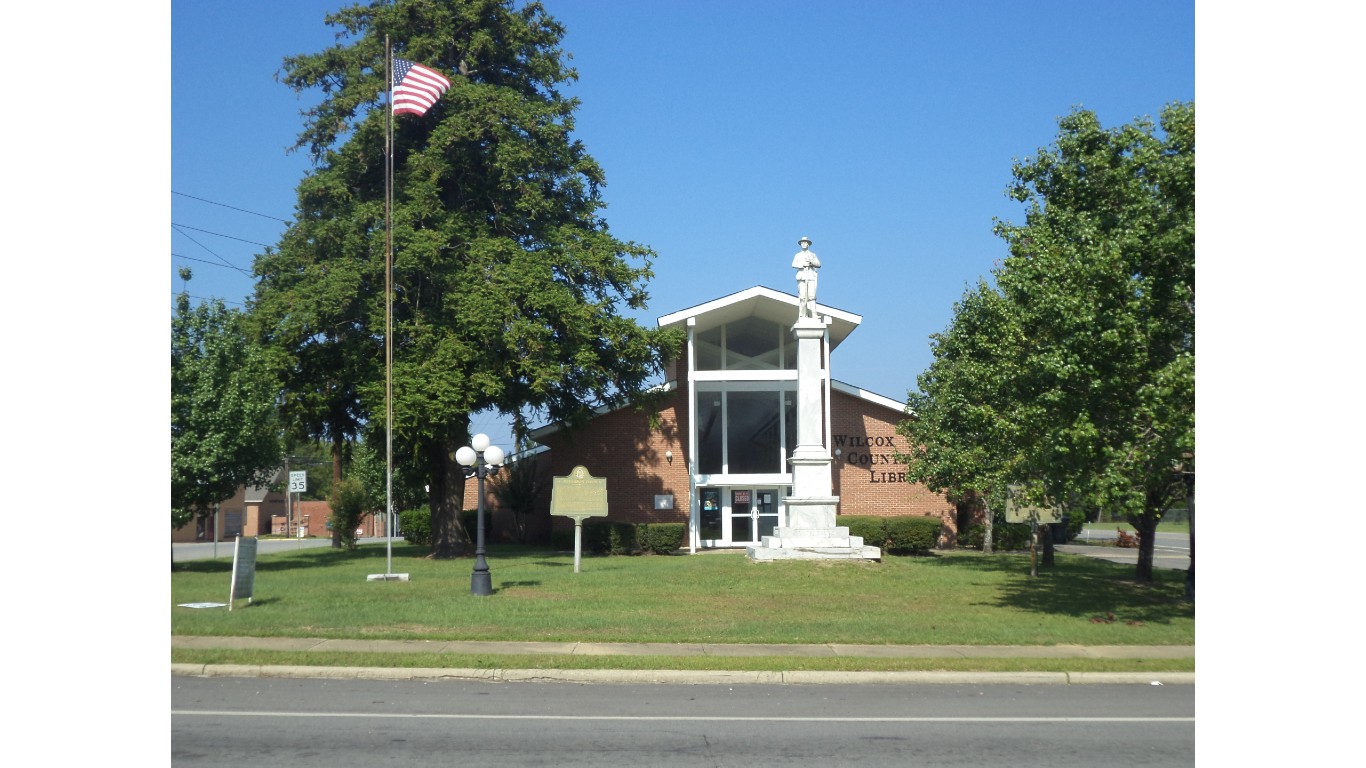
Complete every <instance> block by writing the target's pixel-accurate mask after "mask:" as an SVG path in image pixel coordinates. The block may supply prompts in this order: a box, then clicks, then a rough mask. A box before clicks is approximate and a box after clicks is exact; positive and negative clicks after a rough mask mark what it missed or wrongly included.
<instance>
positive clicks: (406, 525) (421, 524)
mask: <svg viewBox="0 0 1366 768" xmlns="http://www.w3.org/2000/svg"><path fill="white" fill-rule="evenodd" d="M460 524H461V525H463V526H465V530H466V531H468V532H469V534H470V541H474V537H475V532H476V531H477V530H478V526H479V510H477V509H462V510H460ZM488 525H489V519H488V518H487V517H485V518H484V538H485V539H487V538H488V535H489V531H488ZM398 530H399V532H400V533H402V534H403V540H404V541H406V542H408V543H409V544H416V545H417V546H419V547H430V546H431V545H432V513H431V511H430V510H426V509H405V510H403V511H402V512H399V513H398Z"/></svg>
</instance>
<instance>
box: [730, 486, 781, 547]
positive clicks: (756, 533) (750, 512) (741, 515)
mask: <svg viewBox="0 0 1366 768" xmlns="http://www.w3.org/2000/svg"><path fill="white" fill-rule="evenodd" d="M729 518H730V541H731V543H732V544H757V543H759V542H760V541H762V540H763V537H765V536H771V535H773V529H774V528H777V527H778V493H777V491H775V490H774V489H772V488H732V489H731V491H730V515H729Z"/></svg>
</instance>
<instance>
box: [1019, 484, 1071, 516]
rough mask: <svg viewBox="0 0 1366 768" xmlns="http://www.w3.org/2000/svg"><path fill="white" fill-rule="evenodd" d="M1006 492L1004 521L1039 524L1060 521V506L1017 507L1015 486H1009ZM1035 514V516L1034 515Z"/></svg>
mask: <svg viewBox="0 0 1366 768" xmlns="http://www.w3.org/2000/svg"><path fill="white" fill-rule="evenodd" d="M1008 490H1009V493H1007V494H1006V522H1007V523H1031V522H1037V523H1038V524H1039V525H1048V524H1050V523H1061V522H1062V507H1018V506H1016V505H1015V493H1017V492H1018V491H1017V488H1016V486H1011V487H1010V488H1009V489H1008ZM1036 515H1037V517H1036Z"/></svg>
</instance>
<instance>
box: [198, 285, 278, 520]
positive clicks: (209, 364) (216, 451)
mask: <svg viewBox="0 0 1366 768" xmlns="http://www.w3.org/2000/svg"><path fill="white" fill-rule="evenodd" d="M188 272H189V270H184V272H183V274H184V275H185V277H186V279H187V280H188V279H189V275H188ZM275 397H276V389H275V384H274V381H273V380H272V379H271V377H270V373H269V370H268V369H267V367H266V365H265V360H264V357H263V355H262V353H261V350H260V349H259V348H257V347H256V345H255V344H253V343H252V342H251V341H250V340H249V339H248V337H247V333H246V330H245V328H244V327H243V322H242V316H241V314H240V313H238V312H235V311H233V310H229V309H227V308H226V307H224V305H223V302H222V301H219V300H215V301H206V302H202V303H200V304H199V305H198V306H195V307H191V306H190V297H189V294H187V293H181V294H180V295H179V296H177V297H176V312H175V315H174V316H173V317H172V318H171V527H172V528H179V527H180V526H182V525H184V524H185V523H187V522H189V521H190V520H191V519H192V518H193V517H194V516H195V515H196V514H201V515H202V514H207V513H209V512H210V511H212V510H213V507H214V505H215V504H217V503H218V502H220V501H222V500H223V499H226V498H229V497H231V496H232V495H233V494H234V493H236V492H237V489H238V488H239V487H241V486H243V485H248V484H254V483H261V482H265V481H266V480H268V479H269V478H270V476H271V475H272V474H273V473H274V471H275V470H276V469H278V468H279V460H280V435H279V426H278V422H277V420H276V417H275V413H276V412H275Z"/></svg>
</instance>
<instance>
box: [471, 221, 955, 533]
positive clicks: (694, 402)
mask: <svg viewBox="0 0 1366 768" xmlns="http://www.w3.org/2000/svg"><path fill="white" fill-rule="evenodd" d="M809 245H810V241H809V240H806V239H805V238H803V240H802V241H801V246H802V252H800V253H798V254H797V256H796V257H794V261H793V266H794V267H798V295H791V294H788V293H784V292H782V291H777V290H774V289H771V288H766V287H762V286H755V287H753V288H749V289H746V290H743V291H740V292H738V293H733V294H731V295H729V296H723V297H721V298H718V299H714V300H712V301H708V302H706V303H704V304H699V305H697V306H694V307H690V308H688V309H682V310H679V311H677V312H673V313H672V314H668V315H665V316H663V317H661V318H659V325H660V326H661V327H671V328H682V329H684V330H685V331H686V333H687V341H686V344H685V346H684V347H683V350H682V353H681V355H680V356H679V359H677V360H674V361H672V362H671V363H670V364H669V367H668V371H669V376H668V380H667V381H666V382H665V383H664V384H663V385H661V386H662V388H663V389H664V397H663V400H662V402H661V403H660V404H659V405H658V406H657V407H656V408H655V409H653V412H652V413H651V412H646V411H645V410H644V409H637V408H635V407H632V406H626V407H622V408H618V409H616V410H612V411H606V412H603V413H599V414H598V415H597V416H596V417H595V418H594V419H592V420H591V421H590V422H589V423H588V424H587V425H586V426H585V427H582V428H579V429H576V430H573V431H569V430H567V429H561V428H560V427H558V426H556V425H550V426H546V427H542V428H541V429H539V430H535V431H533V432H532V434H531V437H532V440H533V441H534V442H535V443H536V445H537V449H536V454H535V460H536V461H537V463H538V464H539V465H540V466H541V468H542V471H543V472H545V474H546V475H548V476H554V477H567V476H569V475H570V473H571V472H573V471H574V470H575V468H576V467H583V468H585V469H586V470H587V472H588V474H589V475H591V476H592V477H594V478H603V479H605V481H606V487H607V506H608V515H607V517H608V519H609V520H615V521H624V522H631V523H684V524H686V526H687V535H686V537H685V539H684V542H683V546H684V549H685V550H686V551H689V552H697V551H698V550H706V549H712V548H753V547H756V546H758V545H760V544H761V542H764V541H765V539H766V537H767V538H769V539H773V538H774V537H775V535H776V536H788V537H789V540H796V539H795V538H792V537H796V536H798V535H808V536H809V535H811V534H812V532H813V531H814V530H815V529H829V528H831V527H832V526H834V524H835V523H834V515H836V514H837V515H874V516H903V515H922V516H933V517H938V518H940V519H941V521H942V527H941V535H940V542H941V544H944V543H951V542H952V541H953V537H954V536H955V535H956V531H955V530H954V529H955V524H956V521H955V517H956V515H955V508H954V506H953V505H952V504H950V503H949V502H948V500H947V499H945V497H944V496H943V495H941V494H936V493H934V492H932V491H930V490H929V489H928V488H926V487H925V486H923V485H920V484H917V483H911V482H908V480H907V477H906V468H905V465H904V464H901V463H899V462H897V461H896V454H897V452H898V451H900V450H904V449H905V445H904V442H905V438H904V437H902V436H901V435H899V434H897V431H896V427H897V424H898V423H899V422H901V421H902V420H904V419H905V418H907V413H906V405H905V403H903V402H900V401H898V400H894V399H892V398H889V397H886V396H884V395H881V394H875V393H873V392H869V391H867V390H864V389H861V388H859V387H858V386H857V385H855V384H850V383H845V382H842V381H839V380H838V379H836V378H835V376H834V375H833V374H834V372H837V371H838V366H839V346H840V344H841V343H842V342H843V341H844V340H845V339H847V338H848V337H849V335H850V334H851V333H853V332H854V331H856V330H857V329H858V326H859V323H860V322H861V321H862V318H861V317H860V316H859V315H857V314H854V313H852V312H848V311H845V310H841V309H836V308H834V307H829V306H824V305H821V304H818V303H817V302H816V300H815V282H816V281H815V271H814V269H813V268H811V266H810V265H802V264H799V261H800V260H801V259H802V258H803V257H804V256H809V257H810V258H809V259H808V261H814V260H815V254H814V253H809V252H808V248H809ZM815 267H819V262H818V261H815ZM804 273H805V274H804ZM799 349H800V352H801V354H799ZM799 357H800V358H801V361H800V363H799ZM473 486H474V484H473V483H467V485H466V494H467V506H469V507H473V505H474V502H475V498H474V497H475V496H477V492H475V491H474V489H473ZM550 496H551V493H550V483H549V481H547V482H546V492H545V493H544V494H543V495H542V498H541V499H540V504H541V505H542V506H543V507H544V508H545V509H544V510H538V511H541V512H544V513H548V512H549V511H550V506H551V499H550ZM486 504H492V505H493V506H496V505H497V502H496V501H495V500H494V499H493V498H492V496H491V495H490V496H489V497H488V498H487V499H486ZM823 510H824V511H825V512H823ZM500 512H501V511H500ZM823 514H824V517H822V515H823ZM538 517H540V515H538ZM543 519H544V518H543ZM813 520H814V521H815V522H812V521H813ZM552 524H553V525H554V527H556V528H559V527H565V526H568V527H572V526H573V522H572V521H571V520H569V519H567V518H557V519H554V520H552ZM816 535H818V536H825V535H827V534H825V533H819V534H816ZM817 543H819V542H817ZM842 543H843V544H845V545H847V544H848V542H842Z"/></svg>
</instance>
